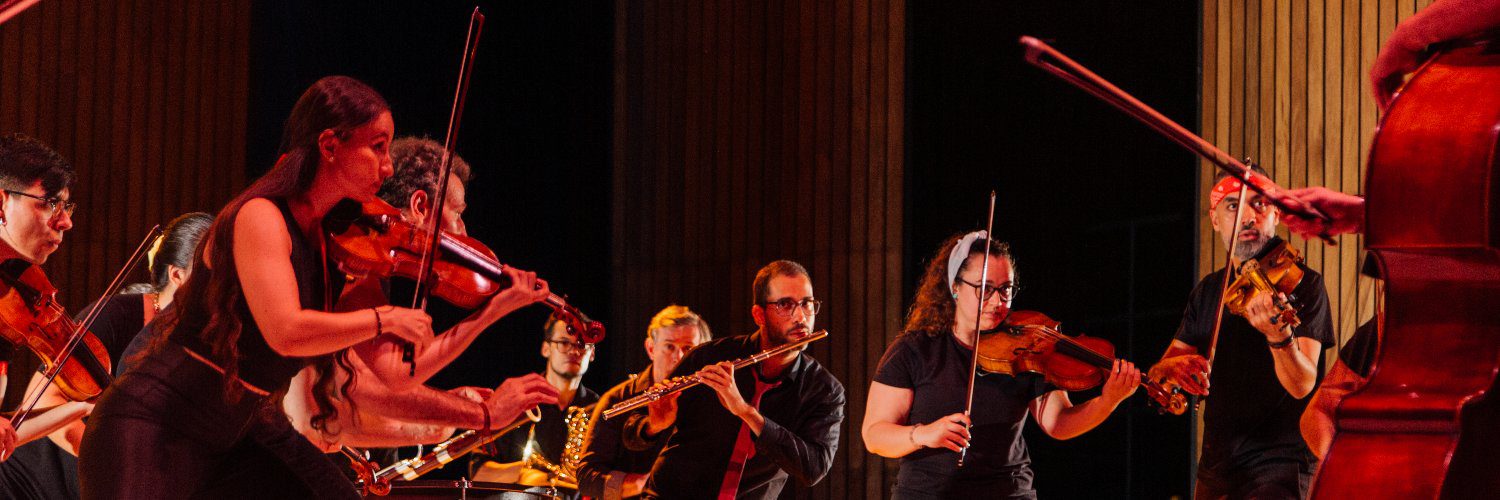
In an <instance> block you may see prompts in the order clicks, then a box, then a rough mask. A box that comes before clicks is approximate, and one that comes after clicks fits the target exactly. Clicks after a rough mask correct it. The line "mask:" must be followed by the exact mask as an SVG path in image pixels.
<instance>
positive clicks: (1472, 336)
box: [1312, 37, 1500, 498]
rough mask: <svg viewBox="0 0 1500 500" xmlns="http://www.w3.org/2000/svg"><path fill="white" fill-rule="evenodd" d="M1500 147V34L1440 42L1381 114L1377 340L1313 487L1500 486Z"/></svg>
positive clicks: (1479, 490)
mask: <svg viewBox="0 0 1500 500" xmlns="http://www.w3.org/2000/svg"><path fill="white" fill-rule="evenodd" d="M1497 148H1500V38H1496V37H1490V38H1489V39H1486V40H1478V39H1476V40H1467V41H1462V42H1457V43H1454V44H1453V45H1451V46H1449V47H1447V48H1446V50H1443V51H1440V52H1439V53H1438V54H1437V56H1436V57H1434V58H1432V59H1430V60H1429V61H1428V62H1427V63H1426V64H1424V65H1423V66H1422V67H1421V68H1420V69H1418V70H1417V72H1416V73H1414V74H1413V75H1412V77H1411V79H1410V80H1409V81H1407V83H1406V84H1405V85H1404V86H1403V87H1402V89H1401V91H1400V92H1399V93H1398V94H1397V96H1396V99H1395V101H1394V102H1392V104H1391V106H1390V108H1389V109H1388V110H1387V112H1386V114H1385V116H1384V117H1383V118H1382V120H1381V122H1380V125H1379V128H1378V129H1377V130H1376V132H1375V138H1374V142H1373V143H1372V144H1371V145H1370V156H1369V163H1368V167H1367V168H1368V170H1367V171H1366V175H1365V194H1366V212H1365V238H1366V239H1365V243H1366V247H1367V249H1368V250H1369V253H1370V255H1371V256H1372V258H1373V259H1374V261H1375V262H1376V264H1377V265H1378V266H1379V269H1380V275H1381V276H1382V277H1383V278H1384V279H1385V297H1384V307H1381V308H1377V310H1376V318H1375V321H1377V327H1378V332H1379V335H1380V340H1379V342H1380V347H1379V351H1378V354H1377V355H1376V359H1375V361H1374V363H1373V364H1372V366H1371V372H1370V378H1369V380H1368V382H1366V384H1365V385H1364V386H1363V387H1361V388H1360V389H1358V390H1356V391H1354V392H1353V393H1351V394H1350V395H1349V396H1347V397H1345V398H1344V400H1343V402H1342V403H1341V404H1340V406H1339V407H1338V409H1337V410H1336V412H1335V414H1334V425H1335V427H1336V428H1337V434H1335V436H1334V439H1333V445H1332V447H1331V448H1329V451H1328V454H1327V456H1326V457H1325V458H1324V462H1323V464H1322V465H1321V466H1320V467H1319V471H1318V478H1317V480H1316V482H1315V483H1314V485H1313V491H1312V497H1313V498H1348V497H1350V496H1353V495H1356V494H1358V495H1360V496H1362V497H1371V496H1372V495H1373V497H1375V498H1437V497H1442V498H1493V496H1494V495H1495V492H1496V491H1500V425H1497V423H1500V402H1497V401H1496V400H1497V398H1500V395H1496V394H1494V392H1495V391H1496V389H1500V387H1497V386H1496V378H1495V375H1496V373H1500V149H1497Z"/></svg>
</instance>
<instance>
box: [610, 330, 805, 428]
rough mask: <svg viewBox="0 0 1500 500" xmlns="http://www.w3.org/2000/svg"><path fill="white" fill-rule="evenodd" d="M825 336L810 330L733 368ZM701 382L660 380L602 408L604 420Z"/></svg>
mask: <svg viewBox="0 0 1500 500" xmlns="http://www.w3.org/2000/svg"><path fill="white" fill-rule="evenodd" d="M827 336H828V330H818V331H816V332H812V333H810V334H808V335H807V336H805V337H802V338H801V339H798V340H796V341H793V342H791V343H787V344H782V345H779V346H776V347H772V348H770V349H766V350H764V351H761V352H758V353H756V354H755V355H753V356H750V357H748V358H743V359H740V360H737V361H735V362H734V369H736V370H738V369H740V368H744V367H747V366H750V365H753V364H756V363H759V362H761V361H765V360H767V359H770V358H773V357H776V356H780V355H782V354H785V353H787V352H788V351H791V350H792V349H798V348H801V347H802V346H805V345H807V344H810V343H812V342H813V341H815V340H819V339H822V338H823V337H827ZM701 383H703V381H701V380H698V376H697V375H686V376H682V377H673V378H671V379H667V380H664V381H662V383H660V384H657V385H655V386H652V387H651V388H650V389H646V390H645V391H644V392H641V393H640V394H637V395H636V396H635V397H633V398H630V399H627V400H624V401H621V402H619V403H615V405H614V406H611V407H609V409H608V410H604V413H603V417H604V419H605V420H609V419H611V418H614V417H617V416H619V415H620V414H623V413H625V412H628V411H630V410H634V409H636V408H640V407H642V406H646V405H648V404H651V403H652V402H654V401H656V400H658V399H661V398H662V397H664V396H668V395H671V394H675V393H678V392H682V390H684V389H687V388H689V387H692V386H695V385H698V384H701Z"/></svg>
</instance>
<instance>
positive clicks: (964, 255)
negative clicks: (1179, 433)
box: [861, 231, 1140, 499]
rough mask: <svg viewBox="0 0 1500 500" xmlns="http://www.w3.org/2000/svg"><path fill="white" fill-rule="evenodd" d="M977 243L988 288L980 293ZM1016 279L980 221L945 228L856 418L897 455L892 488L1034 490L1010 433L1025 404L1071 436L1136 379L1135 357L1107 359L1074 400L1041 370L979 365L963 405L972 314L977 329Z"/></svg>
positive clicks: (1002, 247)
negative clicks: (947, 233) (957, 231)
mask: <svg viewBox="0 0 1500 500" xmlns="http://www.w3.org/2000/svg"><path fill="white" fill-rule="evenodd" d="M986 246H988V247H989V272H988V276H987V278H988V281H987V282H986V284H985V285H984V286H985V289H987V290H988V293H984V295H985V297H983V298H982V299H981V297H980V295H981V288H980V286H981V282H982V281H983V280H984V278H981V276H982V275H984V272H983V271H984V269H983V268H984V264H983V262H984V259H985V247H986ZM1016 290H1017V286H1016V275H1015V263H1014V259H1013V258H1012V257H1011V255H1010V248H1009V247H1008V246H1007V245H1006V244H1004V243H1000V242H996V241H993V240H990V239H988V238H986V237H984V232H983V231H976V232H972V233H969V234H967V235H954V236H953V237H951V238H948V240H947V241H945V242H943V245H942V247H940V248H939V249H938V252H937V254H936V255H934V256H933V258H932V259H931V260H930V261H929V262H928V264H927V268H926V270H925V271H924V272H923V273H922V282H921V284H920V285H919V286H918V289H917V295H916V302H915V303H913V305H912V307H911V310H910V312H909V313H908V314H907V317H906V327H905V329H904V330H903V331H902V333H901V336H900V337H897V338H896V341H895V342H893V343H892V344H891V346H890V347H889V348H887V349H886V352H885V355H884V356H882V357H881V359H880V367H879V368H877V369H876V372H875V380H874V381H872V382H871V383H870V395H869V400H868V402H867V403H866V406H865V420H864V424H863V425H862V427H861V429H862V431H863V435H864V441H865V448H866V449H868V450H869V451H870V452H871V453H874V454H876V455H880V456H882V457H887V458H900V459H901V465H900V470H899V472H897V476H896V485H895V491H894V493H893V495H892V497H893V498H902V499H906V498H956V497H958V496H960V495H973V494H977V495H979V496H982V497H983V498H1036V491H1035V490H1033V489H1032V486H1031V479H1032V473H1031V464H1030V462H1031V459H1030V457H1029V455H1028V453H1027V451H1026V441H1025V440H1024V439H1022V437H1021V429H1022V427H1023V426H1024V424H1025V423H1026V419H1027V416H1028V415H1030V416H1031V417H1032V418H1035V419H1036V423H1037V425H1038V426H1039V427H1041V429H1042V431H1043V432H1045V433H1047V435H1048V436H1052V437H1053V438H1057V439H1070V438H1073V437H1076V436H1078V435H1080V434H1083V433H1085V432H1088V431H1089V430H1090V429H1093V428H1094V427H1095V426H1097V425H1099V423H1100V422H1103V421H1104V420H1105V419H1106V418H1109V415H1110V413H1112V412H1113V411H1114V410H1115V408H1117V407H1119V405H1120V402H1121V401H1124V400H1125V398H1128V397H1130V395H1131V394H1133V393H1134V392H1135V390H1136V387H1137V386H1138V385H1140V371H1139V370H1137V369H1136V368H1135V365H1133V364H1131V363H1130V362H1129V361H1124V360H1117V361H1116V362H1115V364H1114V366H1113V368H1112V371H1111V372H1110V374H1109V378H1108V379H1107V380H1106V381H1105V382H1104V387H1103V392H1102V393H1101V394H1100V395H1099V396H1098V397H1096V398H1093V399H1091V400H1089V401H1086V402H1083V403H1080V404H1077V405H1075V404H1073V402H1072V401H1071V400H1070V399H1069V398H1068V394H1067V392H1064V391H1062V390H1059V389H1057V388H1055V387H1053V386H1052V385H1051V384H1048V383H1047V382H1045V381H1044V380H1043V376H1042V375H1040V374H1035V373H1023V374H1017V375H1007V374H998V373H997V374H982V376H979V377H977V378H975V379H974V399H973V405H974V406H973V409H972V411H971V412H970V414H969V415H965V414H964V410H965V404H966V402H967V396H968V386H969V379H970V375H971V374H970V367H971V362H972V361H971V360H972V357H973V352H974V351H973V345H974V341H975V326H976V325H975V324H974V321H975V319H976V318H978V319H979V324H978V327H979V330H980V331H983V330H989V329H993V328H995V327H996V326H998V325H999V324H1000V323H1001V322H1002V321H1004V320H1005V318H1006V317H1007V316H1008V315H1009V314H1010V303H1011V300H1012V299H1014V298H1015V292H1016ZM981 308H983V314H982V315H981V314H980V312H981ZM971 427H972V432H971V430H970V429H971ZM964 449H967V451H966V452H964V453H966V456H965V457H964V465H963V467H958V460H959V453H960V451H961V450H964Z"/></svg>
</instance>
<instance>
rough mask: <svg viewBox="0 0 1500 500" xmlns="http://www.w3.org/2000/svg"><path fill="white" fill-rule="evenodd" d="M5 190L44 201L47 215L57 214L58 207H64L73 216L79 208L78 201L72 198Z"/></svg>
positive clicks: (65, 211)
mask: <svg viewBox="0 0 1500 500" xmlns="http://www.w3.org/2000/svg"><path fill="white" fill-rule="evenodd" d="M5 192H6V193H9V194H13V195H16V196H25V197H27V198H31V199H33V200H37V201H40V202H42V203H45V204H46V205H47V217H52V216H54V215H57V208H58V207H62V209H63V212H64V213H67V214H68V215H69V216H72V215H73V211H74V210H77V209H78V202H75V201H70V200H64V199H62V198H58V197H56V196H37V195H34V194H31V193H23V192H20V191H11V190H9V189H6V190H5Z"/></svg>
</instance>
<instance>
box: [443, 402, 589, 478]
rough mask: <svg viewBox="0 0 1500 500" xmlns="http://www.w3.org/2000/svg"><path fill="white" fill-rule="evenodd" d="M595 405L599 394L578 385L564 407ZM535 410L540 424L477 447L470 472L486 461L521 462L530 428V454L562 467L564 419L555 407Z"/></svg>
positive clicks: (523, 427) (512, 432)
mask: <svg viewBox="0 0 1500 500" xmlns="http://www.w3.org/2000/svg"><path fill="white" fill-rule="evenodd" d="M597 402H599V394H598V393H596V392H594V391H591V390H589V388H587V387H584V386H581V385H580V386H578V393H577V394H574V395H573V401H572V402H570V403H568V408H584V409H588V410H590V411H592V410H593V405H594V403H597ZM537 408H539V409H540V410H541V412H542V420H541V421H540V422H536V423H529V424H526V425H523V426H521V427H519V428H517V429H516V430H513V431H510V432H508V433H506V434H505V435H504V436H502V437H500V439H496V440H495V441H493V442H491V443H490V444H487V445H484V446H483V447H481V448H480V449H479V450H477V451H476V452H475V453H474V457H473V458H472V459H471V462H470V464H471V470H473V468H477V467H478V465H479V464H482V463H484V462H485V461H486V460H494V461H497V462H515V461H519V460H521V459H522V458H525V457H524V456H523V454H522V452H523V451H525V448H526V439H527V437H528V436H530V435H531V434H532V428H533V427H535V430H536V432H535V439H536V448H535V449H533V450H532V452H533V453H540V454H541V455H542V458H545V459H547V460H548V461H550V462H552V463H553V464H557V465H562V454H563V447H564V446H566V445H567V442H568V425H567V423H566V422H564V419H566V418H567V416H568V415H567V413H564V412H563V411H562V410H561V409H558V407H557V405H541V406H538V407H537ZM496 425H504V423H496Z"/></svg>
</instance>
